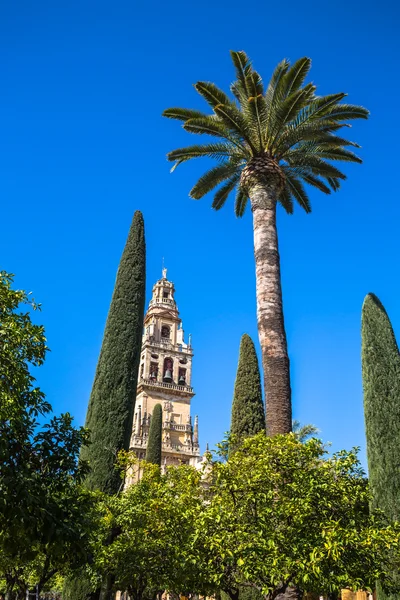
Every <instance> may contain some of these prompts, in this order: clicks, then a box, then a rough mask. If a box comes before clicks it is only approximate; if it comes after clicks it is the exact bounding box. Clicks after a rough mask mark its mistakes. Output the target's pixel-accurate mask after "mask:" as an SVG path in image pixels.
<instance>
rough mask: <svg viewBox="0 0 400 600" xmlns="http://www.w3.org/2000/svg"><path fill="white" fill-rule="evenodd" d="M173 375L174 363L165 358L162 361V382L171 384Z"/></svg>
mask: <svg viewBox="0 0 400 600" xmlns="http://www.w3.org/2000/svg"><path fill="white" fill-rule="evenodd" d="M173 373H174V362H173V360H172V358H165V359H164V369H163V381H164V382H165V383H172V381H173Z"/></svg>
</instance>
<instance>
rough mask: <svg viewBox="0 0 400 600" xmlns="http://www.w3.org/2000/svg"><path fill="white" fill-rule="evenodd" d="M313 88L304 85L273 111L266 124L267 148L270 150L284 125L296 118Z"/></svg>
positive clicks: (311, 93)
mask: <svg viewBox="0 0 400 600" xmlns="http://www.w3.org/2000/svg"><path fill="white" fill-rule="evenodd" d="M314 91H315V87H314V86H313V85H311V84H308V85H306V86H305V87H303V88H302V89H300V90H297V91H296V92H293V94H291V95H290V96H289V97H288V98H286V99H285V100H283V102H281V104H280V105H279V106H278V107H277V109H276V110H275V111H273V115H272V116H271V117H270V119H269V122H268V146H269V147H270V148H271V149H272V148H273V146H274V143H275V140H276V139H277V137H278V136H279V133H280V132H281V131H282V130H283V129H284V127H285V125H286V124H287V123H289V122H290V121H292V120H293V119H295V118H296V116H297V115H298V113H299V112H300V111H301V110H302V108H304V106H306V104H307V103H308V102H309V101H310V100H311V98H312V96H313V94H314Z"/></svg>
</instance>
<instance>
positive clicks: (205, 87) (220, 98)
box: [194, 81, 232, 108]
mask: <svg viewBox="0 0 400 600" xmlns="http://www.w3.org/2000/svg"><path fill="white" fill-rule="evenodd" d="M194 87H195V89H196V91H197V92H198V93H199V94H200V95H201V96H203V98H204V99H205V100H206V101H207V102H208V104H209V105H210V106H211V107H212V108H215V107H216V106H217V105H218V104H226V105H229V104H232V101H231V100H230V99H229V98H228V96H227V95H226V94H225V92H223V91H222V90H220V89H219V87H217V86H216V85H215V84H214V83H211V82H209V81H198V82H197V83H195V85H194Z"/></svg>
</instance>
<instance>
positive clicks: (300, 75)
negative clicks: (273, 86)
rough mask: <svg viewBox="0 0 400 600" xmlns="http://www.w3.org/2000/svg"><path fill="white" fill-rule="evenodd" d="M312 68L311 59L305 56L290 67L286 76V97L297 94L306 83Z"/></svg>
mask: <svg viewBox="0 0 400 600" xmlns="http://www.w3.org/2000/svg"><path fill="white" fill-rule="evenodd" d="M310 67H311V59H310V58H307V57H306V56H304V57H303V58H299V59H298V60H296V62H295V63H294V64H293V65H292V66H291V67H290V69H289V71H288V72H287V73H286V75H284V81H283V83H284V90H285V95H286V96H289V95H290V94H292V93H293V92H297V90H299V89H300V88H301V86H302V85H303V83H304V80H305V78H306V77H307V75H308V72H309V70H310Z"/></svg>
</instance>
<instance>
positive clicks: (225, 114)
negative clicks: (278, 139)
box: [214, 104, 258, 154]
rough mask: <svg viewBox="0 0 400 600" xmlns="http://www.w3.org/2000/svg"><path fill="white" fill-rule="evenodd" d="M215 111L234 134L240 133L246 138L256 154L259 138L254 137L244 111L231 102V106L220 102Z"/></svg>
mask: <svg viewBox="0 0 400 600" xmlns="http://www.w3.org/2000/svg"><path fill="white" fill-rule="evenodd" d="M214 112H215V114H216V115H218V117H219V118H220V119H221V121H222V122H223V123H224V124H225V125H226V126H227V127H228V128H229V129H230V131H232V132H233V133H234V134H237V135H239V136H240V137H242V138H243V140H245V141H246V142H247V143H248V145H249V146H250V148H251V150H252V151H253V152H254V154H256V153H257V147H256V144H257V141H258V140H257V138H256V139H254V132H253V131H252V130H251V129H250V127H249V124H248V122H247V120H246V119H245V117H244V115H243V113H241V112H240V110H239V109H238V108H237V107H236V106H234V105H233V104H231V105H230V106H227V105H223V104H218V105H217V106H216V107H215V108H214Z"/></svg>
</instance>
